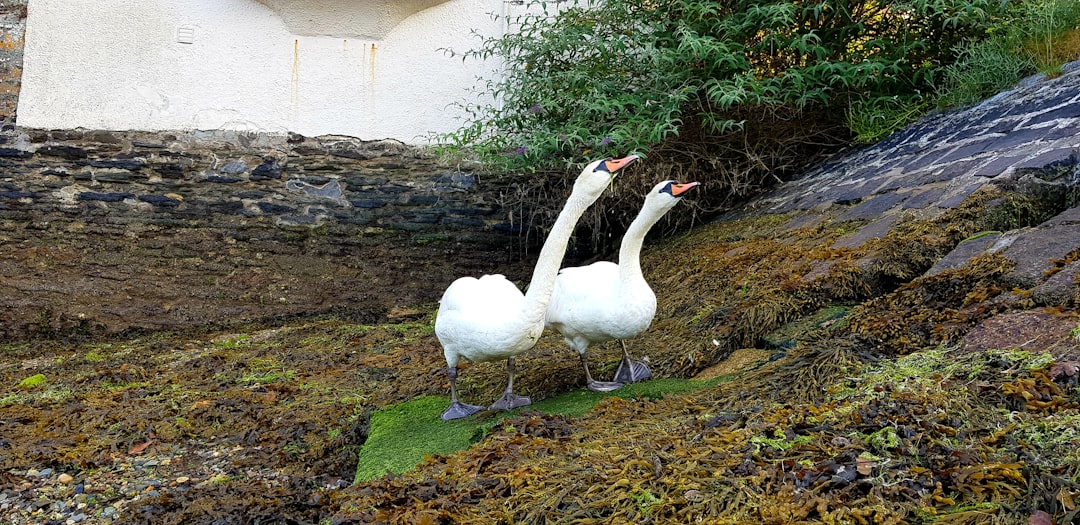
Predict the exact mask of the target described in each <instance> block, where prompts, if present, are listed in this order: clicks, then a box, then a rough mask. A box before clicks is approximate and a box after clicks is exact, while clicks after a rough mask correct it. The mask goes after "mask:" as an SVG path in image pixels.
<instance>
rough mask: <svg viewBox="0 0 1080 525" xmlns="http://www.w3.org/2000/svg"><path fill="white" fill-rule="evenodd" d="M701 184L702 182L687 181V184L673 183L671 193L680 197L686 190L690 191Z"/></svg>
mask: <svg viewBox="0 0 1080 525" xmlns="http://www.w3.org/2000/svg"><path fill="white" fill-rule="evenodd" d="M700 185H701V183H700V182H687V183H685V184H672V185H671V194H672V195H673V196H675V197H679V196H681V195H682V194H683V193H686V192H688V191H690V190H692V189H694V188H696V187H698V186H700Z"/></svg>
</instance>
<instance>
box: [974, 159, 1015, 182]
mask: <svg viewBox="0 0 1080 525" xmlns="http://www.w3.org/2000/svg"><path fill="white" fill-rule="evenodd" d="M1021 159H1022V157H1020V156H1009V155H1003V156H999V157H995V158H994V160H991V161H990V162H988V163H986V164H983V165H982V166H979V167H978V168H975V170H974V172H973V173H974V175H976V176H979V177H987V178H994V177H997V176H998V175H1001V174H1002V173H1005V170H1007V169H1009V168H1011V167H1013V166H1014V165H1016V163H1017V162H1020V160H1021Z"/></svg>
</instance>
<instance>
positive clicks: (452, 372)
mask: <svg viewBox="0 0 1080 525" xmlns="http://www.w3.org/2000/svg"><path fill="white" fill-rule="evenodd" d="M446 373H447V375H449V376H450V407H449V408H447V409H446V411H445V412H443V413H442V419H443V421H449V420H451V419H458V418H462V417H465V416H471V415H473V414H475V413H477V412H479V411H481V410H483V409H484V407H481V406H476V405H467V404H465V403H462V402H461V401H458V398H457V387H456V386H455V383H457V367H456V366H451V367H447V368H446Z"/></svg>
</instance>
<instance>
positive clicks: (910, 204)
mask: <svg viewBox="0 0 1080 525" xmlns="http://www.w3.org/2000/svg"><path fill="white" fill-rule="evenodd" d="M944 194H945V188H943V187H941V186H938V187H934V188H929V189H926V190H923V191H921V192H919V193H918V194H917V195H915V196H912V197H909V198H908V200H906V201H904V205H903V208H904V209H905V210H910V209H920V208H925V207H927V206H929V205H930V204H932V203H934V202H937V200H938V199H940V198H941V196H942V195H944Z"/></svg>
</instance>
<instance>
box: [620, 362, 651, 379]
mask: <svg viewBox="0 0 1080 525" xmlns="http://www.w3.org/2000/svg"><path fill="white" fill-rule="evenodd" d="M650 377H652V372H650V371H649V366H648V365H646V364H645V361H639V360H636V359H630V358H629V357H623V359H622V361H619V368H618V369H616V370H615V381H617V382H619V383H635V382H637V381H643V380H645V379H648V378H650Z"/></svg>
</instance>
